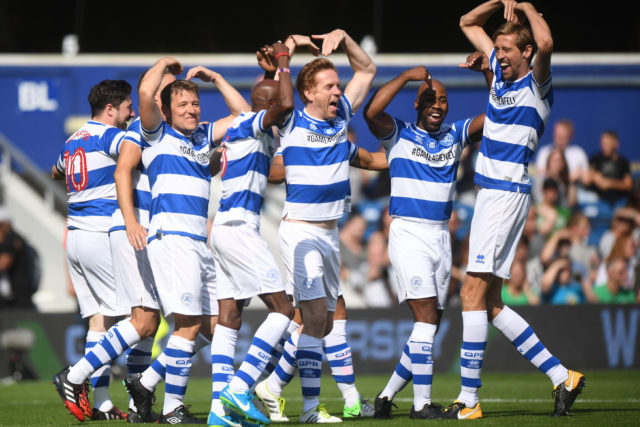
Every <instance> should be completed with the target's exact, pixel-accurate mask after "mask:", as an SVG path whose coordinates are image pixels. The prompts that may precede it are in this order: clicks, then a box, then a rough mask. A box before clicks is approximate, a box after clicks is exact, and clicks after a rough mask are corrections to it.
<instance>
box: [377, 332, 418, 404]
mask: <svg viewBox="0 0 640 427" xmlns="http://www.w3.org/2000/svg"><path fill="white" fill-rule="evenodd" d="M412 378H413V375H412V374H411V356H409V341H407V344H406V345H405V346H404V350H403V351H402V355H401V356H400V360H399V361H398V364H397V365H396V369H395V370H394V371H393V373H392V374H391V378H389V382H388V383H387V385H386V386H385V387H384V389H383V390H382V391H381V392H380V397H385V396H386V397H388V398H389V399H393V397H394V396H395V395H396V393H398V392H399V391H400V390H402V389H403V388H405V387H406V385H407V384H409V381H411V379H412Z"/></svg>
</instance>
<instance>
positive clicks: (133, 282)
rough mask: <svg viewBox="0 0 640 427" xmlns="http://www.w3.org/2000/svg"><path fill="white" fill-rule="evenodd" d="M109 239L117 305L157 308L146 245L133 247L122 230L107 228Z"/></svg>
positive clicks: (158, 307) (156, 296)
mask: <svg viewBox="0 0 640 427" xmlns="http://www.w3.org/2000/svg"><path fill="white" fill-rule="evenodd" d="M109 241H110V243H111V256H112V258H113V273H114V277H115V282H116V301H117V302H118V305H121V306H123V307H148V308H152V309H155V310H158V309H160V302H159V301H158V293H157V291H156V284H155V281H154V280H153V272H152V271H151V264H149V257H148V254H147V248H146V247H145V248H144V249H142V250H141V251H137V250H135V249H134V248H133V246H131V243H130V242H129V239H128V238H127V232H126V231H125V230H114V231H111V232H110V233H109Z"/></svg>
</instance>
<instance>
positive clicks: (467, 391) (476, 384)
mask: <svg viewBox="0 0 640 427" xmlns="http://www.w3.org/2000/svg"><path fill="white" fill-rule="evenodd" d="M488 334H489V321H488V320H487V311H486V310H482V311H463V312H462V348H461V349H460V377H461V383H462V386H461V387H460V394H459V395H458V399H457V400H459V401H460V402H462V403H464V404H465V405H466V406H467V408H471V407H474V406H475V405H476V403H478V389H479V388H480V387H481V386H482V382H481V381H480V374H481V373H482V359H483V358H484V350H485V348H486V347H487V336H488Z"/></svg>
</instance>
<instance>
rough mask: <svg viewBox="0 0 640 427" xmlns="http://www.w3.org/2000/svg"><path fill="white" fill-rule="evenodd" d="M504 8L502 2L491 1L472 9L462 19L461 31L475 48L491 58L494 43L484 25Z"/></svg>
mask: <svg viewBox="0 0 640 427" xmlns="http://www.w3.org/2000/svg"><path fill="white" fill-rule="evenodd" d="M502 6H503V4H502V2H501V1H500V0H489V1H488V2H486V3H482V4H481V5H479V6H477V7H476V8H474V9H472V10H471V11H470V12H469V13H467V14H466V15H463V16H462V17H461V18H460V29H461V30H462V32H463V33H464V35H465V36H466V37H467V39H468V40H469V41H470V42H471V44H473V46H474V47H475V48H476V49H477V50H479V51H480V52H482V53H484V54H485V55H487V57H489V56H490V55H491V52H492V51H493V41H492V40H491V37H489V35H488V34H487V33H486V31H485V30H484V28H483V25H484V24H485V23H486V22H487V19H489V17H490V16H491V15H493V14H494V13H495V12H496V11H497V10H499V9H500V8H501V7H502Z"/></svg>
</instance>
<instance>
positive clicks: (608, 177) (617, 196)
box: [582, 130, 633, 208]
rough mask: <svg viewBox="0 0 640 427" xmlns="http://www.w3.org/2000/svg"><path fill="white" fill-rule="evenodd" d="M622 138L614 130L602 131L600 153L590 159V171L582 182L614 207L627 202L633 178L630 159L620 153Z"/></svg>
mask: <svg viewBox="0 0 640 427" xmlns="http://www.w3.org/2000/svg"><path fill="white" fill-rule="evenodd" d="M619 149H620V138H619V137H618V134H617V133H616V132H614V131H612V130H606V131H604V132H602V135H601V136H600V153H598V154H596V155H595V156H593V157H591V159H590V160H589V166H590V168H589V171H588V172H587V173H586V174H584V175H583V178H582V184H583V185H584V186H585V187H586V188H589V189H591V190H592V191H595V192H596V194H597V195H598V198H599V199H600V200H604V201H606V202H608V203H609V204H610V205H611V206H612V207H613V208H615V207H618V206H623V205H624V204H626V203H627V201H628V199H629V196H631V190H632V189H633V180H632V179H631V167H630V166H629V161H628V160H627V159H626V158H625V157H624V156H622V155H620V153H619Z"/></svg>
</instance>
